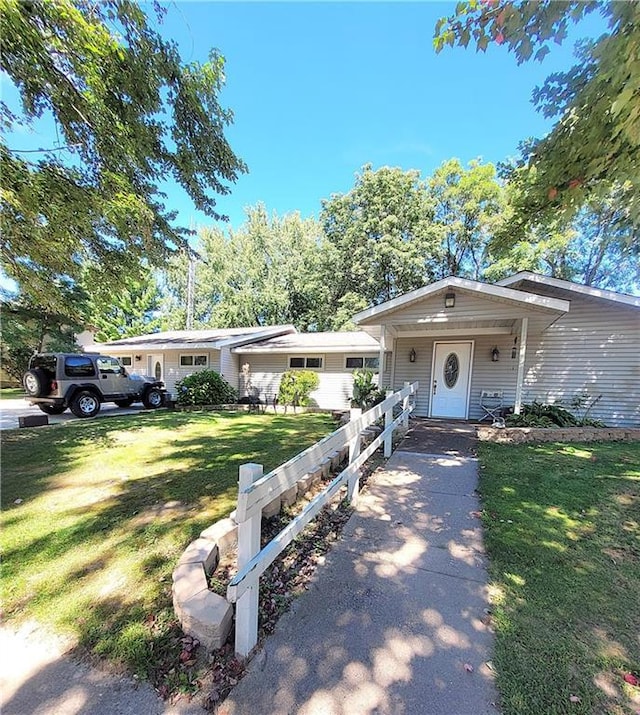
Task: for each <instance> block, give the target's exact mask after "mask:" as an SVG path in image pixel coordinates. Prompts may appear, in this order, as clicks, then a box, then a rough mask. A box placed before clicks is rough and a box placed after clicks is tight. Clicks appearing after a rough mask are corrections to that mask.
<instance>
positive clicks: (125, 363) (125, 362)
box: [118, 355, 133, 367]
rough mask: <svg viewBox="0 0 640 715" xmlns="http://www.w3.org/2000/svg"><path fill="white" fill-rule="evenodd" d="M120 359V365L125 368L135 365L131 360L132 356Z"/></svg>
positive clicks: (124, 356)
mask: <svg viewBox="0 0 640 715" xmlns="http://www.w3.org/2000/svg"><path fill="white" fill-rule="evenodd" d="M118 359H119V360H120V364H121V365H122V366H123V367H131V365H133V361H132V360H131V355H122V356H121V357H120V358H118Z"/></svg>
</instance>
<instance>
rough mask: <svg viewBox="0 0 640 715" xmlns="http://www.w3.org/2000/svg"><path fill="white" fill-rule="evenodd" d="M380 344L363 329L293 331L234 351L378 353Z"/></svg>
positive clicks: (243, 352)
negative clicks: (332, 331) (321, 331)
mask: <svg viewBox="0 0 640 715" xmlns="http://www.w3.org/2000/svg"><path fill="white" fill-rule="evenodd" d="M379 350H380V344H379V343H378V341H377V340H375V339H374V338H372V337H371V336H370V335H368V334H367V333H364V332H362V331H359V330H357V331H352V332H342V333H293V334H288V335H280V336H278V337H273V338H270V339H268V340H261V341H260V342H254V343H251V344H250V345H245V346H243V347H236V348H235V349H233V350H232V352H234V353H242V354H245V353H301V352H304V353H344V352H353V353H377V352H379Z"/></svg>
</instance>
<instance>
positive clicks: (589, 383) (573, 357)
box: [394, 291, 640, 426]
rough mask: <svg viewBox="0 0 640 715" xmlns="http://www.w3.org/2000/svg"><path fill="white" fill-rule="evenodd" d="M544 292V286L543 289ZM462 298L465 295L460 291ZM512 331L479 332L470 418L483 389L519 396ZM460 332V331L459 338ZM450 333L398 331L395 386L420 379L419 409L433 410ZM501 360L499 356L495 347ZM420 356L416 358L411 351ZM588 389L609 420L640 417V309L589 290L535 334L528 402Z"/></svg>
mask: <svg viewBox="0 0 640 715" xmlns="http://www.w3.org/2000/svg"><path fill="white" fill-rule="evenodd" d="M540 292H542V291H540ZM456 306H457V299H456ZM513 337H514V336H512V335H495V336H490V335H475V336H474V335H473V333H470V334H469V339H472V340H474V341H475V349H474V357H473V366H472V371H471V395H470V406H469V418H470V419H479V418H480V417H481V416H482V410H481V409H480V392H481V391H482V390H490V389H498V390H503V391H504V404H505V405H506V406H512V405H513V404H514V402H515V388H516V379H517V370H518V361H517V359H515V360H512V359H511V348H512V347H513ZM455 339H458V338H455ZM435 340H441V341H444V340H446V339H445V338H441V337H439V338H398V339H397V340H396V351H395V355H394V360H395V371H394V389H399V388H401V387H402V385H403V382H404V381H406V380H419V381H420V391H419V393H418V397H417V400H416V415H418V416H427V415H428V414H429V400H430V388H431V383H430V381H431V360H432V356H433V343H434V341H435ZM494 346H495V347H497V348H498V349H499V350H500V360H499V361H498V362H495V363H494V362H492V361H491V350H492V349H493V347H494ZM411 348H414V349H415V351H416V355H417V357H416V362H415V363H411V362H409V351H410V350H411ZM583 390H586V391H587V392H588V393H589V394H590V395H591V396H592V397H597V396H598V395H600V394H602V399H601V400H600V402H599V403H598V404H597V406H596V407H595V408H594V410H593V411H592V412H591V413H590V416H592V417H594V418H596V419H601V420H602V421H603V422H605V423H606V424H607V425H611V426H617V425H620V426H625V425H639V424H640V314H639V312H638V310H637V309H633V308H627V307H625V306H620V305H614V304H607V303H605V302H603V301H596V300H593V299H587V298H582V297H575V298H573V299H572V301H571V310H570V311H569V313H567V314H566V315H565V316H563V317H562V318H560V319H559V320H557V321H556V322H555V323H554V324H553V325H551V326H550V327H549V328H547V330H545V331H544V332H543V333H542V334H537V335H536V334H530V335H529V336H528V339H527V355H526V362H525V379H524V387H523V402H532V401H533V400H538V401H540V402H547V403H554V402H556V403H557V402H560V401H562V402H563V404H565V405H568V403H569V402H570V400H571V399H572V398H573V397H574V396H575V395H577V394H578V393H580V392H581V391H583Z"/></svg>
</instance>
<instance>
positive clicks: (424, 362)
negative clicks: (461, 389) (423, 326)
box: [394, 335, 518, 420]
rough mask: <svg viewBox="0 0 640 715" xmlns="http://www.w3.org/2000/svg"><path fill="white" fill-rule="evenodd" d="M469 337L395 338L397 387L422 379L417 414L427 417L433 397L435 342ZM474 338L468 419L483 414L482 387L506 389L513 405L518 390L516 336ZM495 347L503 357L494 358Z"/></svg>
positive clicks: (505, 402) (479, 416)
mask: <svg viewBox="0 0 640 715" xmlns="http://www.w3.org/2000/svg"><path fill="white" fill-rule="evenodd" d="M466 339H467V338H460V337H455V338H450V339H448V338H444V337H437V338H399V339H398V340H397V341H396V354H395V376H394V389H395V390H399V389H400V388H402V386H403V384H404V382H406V381H408V382H413V381H415V380H418V381H419V382H420V389H419V391H418V395H417V398H416V410H415V414H416V416H418V417H427V416H428V415H429V407H430V400H431V384H432V383H431V379H432V378H431V369H432V360H433V346H434V343H435V342H455V341H459V340H466ZM468 339H469V340H473V342H474V350H473V363H472V366H471V391H470V394H469V419H471V420H477V419H480V418H481V417H482V414H483V413H482V410H481V409H480V393H481V391H482V390H503V391H504V404H505V405H513V404H514V402H515V393H516V378H517V371H518V361H517V360H512V359H511V346H512V345H513V337H511V336H509V335H494V336H491V335H469V337H468ZM494 347H497V348H498V350H500V360H499V361H498V362H492V361H491V351H492V350H493V348H494ZM411 348H413V349H414V350H415V351H416V361H415V362H414V363H412V362H410V361H409V352H410V351H411Z"/></svg>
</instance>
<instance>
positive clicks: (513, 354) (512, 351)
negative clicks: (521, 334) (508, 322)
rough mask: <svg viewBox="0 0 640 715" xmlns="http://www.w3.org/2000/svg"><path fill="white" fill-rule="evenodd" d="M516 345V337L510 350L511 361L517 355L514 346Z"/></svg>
mask: <svg viewBox="0 0 640 715" xmlns="http://www.w3.org/2000/svg"><path fill="white" fill-rule="evenodd" d="M517 344H518V336H517V335H516V337H515V338H514V339H513V347H512V348H511V359H512V360H515V359H516V355H517V354H518V350H517V349H516V345H517Z"/></svg>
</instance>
